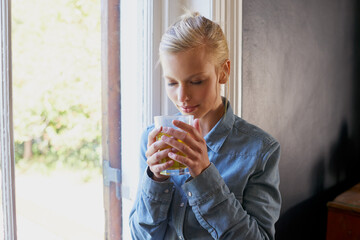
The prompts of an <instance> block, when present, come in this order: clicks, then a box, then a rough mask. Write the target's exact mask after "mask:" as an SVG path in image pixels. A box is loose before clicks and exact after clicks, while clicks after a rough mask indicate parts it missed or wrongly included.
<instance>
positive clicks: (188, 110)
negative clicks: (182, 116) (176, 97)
mask: <svg viewBox="0 0 360 240" xmlns="http://www.w3.org/2000/svg"><path fill="white" fill-rule="evenodd" d="M198 106H199V105H196V106H179V108H180V109H181V111H182V112H184V113H191V112H194V111H195V110H196V108H197V107H198Z"/></svg>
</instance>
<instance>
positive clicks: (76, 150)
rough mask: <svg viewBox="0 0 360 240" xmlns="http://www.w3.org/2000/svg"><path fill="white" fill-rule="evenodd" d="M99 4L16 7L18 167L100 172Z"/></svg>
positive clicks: (41, 0) (37, 1)
mask: <svg viewBox="0 0 360 240" xmlns="http://www.w3.org/2000/svg"><path fill="white" fill-rule="evenodd" d="M99 5H100V0H51V1H49V0H31V1H29V0H14V1H12V19H13V21H12V54H13V101H14V102H13V105H14V133H15V148H16V149H15V151H16V162H17V164H18V165H24V166H27V164H25V163H31V162H38V163H39V162H40V163H44V164H45V165H47V166H52V167H56V166H68V167H74V168H100V165H101V162H100V156H101V129H100V128H101V76H100V75H101V73H100V67H101V64H100V54H101V53H100V50H101V49H100V47H101V39H100V11H99V8H100V7H99Z"/></svg>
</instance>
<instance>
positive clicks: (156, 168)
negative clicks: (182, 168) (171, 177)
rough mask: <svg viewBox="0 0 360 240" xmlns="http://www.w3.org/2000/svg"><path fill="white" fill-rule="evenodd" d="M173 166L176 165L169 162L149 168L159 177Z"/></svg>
mask: <svg viewBox="0 0 360 240" xmlns="http://www.w3.org/2000/svg"><path fill="white" fill-rule="evenodd" d="M173 164H174V161H173V160H169V161H167V162H165V163H161V164H156V165H152V166H149V168H150V170H151V171H152V172H153V173H154V174H155V175H159V174H160V173H161V172H162V171H164V170H166V169H168V168H170V167H171V166H172V165H173Z"/></svg>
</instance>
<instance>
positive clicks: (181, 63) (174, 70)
mask: <svg viewBox="0 0 360 240" xmlns="http://www.w3.org/2000/svg"><path fill="white" fill-rule="evenodd" d="M161 65H162V68H163V73H164V76H165V77H166V76H169V77H172V78H179V79H183V78H186V77H187V76H190V75H194V74H198V73H203V74H212V73H215V64H214V61H213V60H212V56H211V54H209V53H208V52H207V51H206V49H205V48H195V49H190V50H187V51H183V52H178V53H167V54H163V56H162V57H161Z"/></svg>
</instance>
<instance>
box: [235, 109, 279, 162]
mask: <svg viewBox="0 0 360 240" xmlns="http://www.w3.org/2000/svg"><path fill="white" fill-rule="evenodd" d="M231 138H233V140H235V141H237V142H239V143H242V145H243V147H245V149H246V150H247V152H248V153H251V154H256V155H264V154H266V153H269V151H270V152H272V151H274V150H275V149H277V148H279V147H280V144H279V142H278V140H277V139H275V138H274V137H273V136H272V135H270V134H269V133H268V132H266V131H264V130H263V129H261V128H260V127H258V126H255V125H254V124H251V123H249V122H247V121H246V120H244V119H242V118H240V117H238V116H236V115H234V124H233V129H232V134H231Z"/></svg>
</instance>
